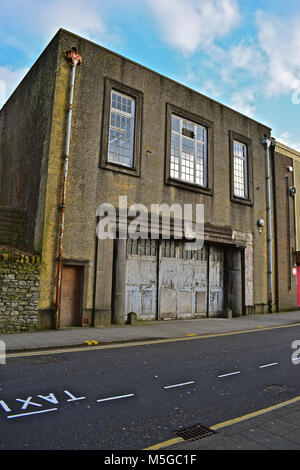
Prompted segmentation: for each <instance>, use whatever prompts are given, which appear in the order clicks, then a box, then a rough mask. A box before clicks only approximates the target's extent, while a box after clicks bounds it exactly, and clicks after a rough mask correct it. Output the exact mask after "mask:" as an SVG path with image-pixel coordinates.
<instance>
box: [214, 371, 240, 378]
mask: <svg viewBox="0 0 300 470" xmlns="http://www.w3.org/2000/svg"><path fill="white" fill-rule="evenodd" d="M240 373H241V371H239V370H238V371H237V372H230V373H229V374H223V375H218V377H228V376H229V375H236V374H240Z"/></svg>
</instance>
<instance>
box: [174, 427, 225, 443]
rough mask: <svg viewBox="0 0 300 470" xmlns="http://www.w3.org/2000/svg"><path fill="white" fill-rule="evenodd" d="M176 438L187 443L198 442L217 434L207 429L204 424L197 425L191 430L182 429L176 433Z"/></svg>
mask: <svg viewBox="0 0 300 470" xmlns="http://www.w3.org/2000/svg"><path fill="white" fill-rule="evenodd" d="M175 434H176V436H179V437H181V438H182V439H184V440H185V441H197V440H199V439H204V438H205V437H209V436H212V435H213V434H216V431H214V430H213V429H210V428H207V427H206V426H203V425H202V424H196V425H195V426H191V427H190V428H185V429H181V430H180V431H176V432H175Z"/></svg>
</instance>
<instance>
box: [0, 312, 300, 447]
mask: <svg viewBox="0 0 300 470" xmlns="http://www.w3.org/2000/svg"><path fill="white" fill-rule="evenodd" d="M297 323H299V324H300V309H299V310H297V311H293V312H282V313H272V314H261V315H250V316H242V317H236V318H232V319H228V318H203V319H197V320H194V319H190V320H167V321H155V322H154V321H153V322H141V323H138V324H136V325H121V326H120V325H111V326H108V327H101V328H89V327H80V328H66V329H59V330H45V331H35V332H30V333H27V332H25V333H10V334H0V340H1V341H4V343H5V348H6V353H7V357H8V358H9V356H10V355H13V354H21V353H28V354H30V352H42V351H45V352H46V351H54V350H58V349H59V350H61V349H67V348H72V347H91V348H92V347H97V346H98V347H99V346H104V345H109V344H117V343H130V342H137V341H141V342H145V341H157V340H176V339H179V338H185V339H186V338H187V337H191V338H192V337H193V336H197V337H199V336H200V337H201V336H203V337H205V336H210V335H213V336H214V335H218V334H222V335H224V334H235V333H238V332H251V331H257V330H259V329H266V328H269V329H270V328H276V327H280V326H281V327H282V326H286V327H288V326H289V325H294V324H297ZM299 339H300V338H299ZM87 341H88V342H89V343H87ZM92 341H94V342H97V346H94V345H93V343H92ZM89 344H90V345H89ZM94 344H95V343H94ZM211 429H212V430H214V431H215V433H214V434H212V435H210V436H207V437H204V438H201V439H196V440H194V441H190V440H184V439H182V438H176V439H175V440H172V441H171V442H167V443H160V444H159V445H158V447H157V448H159V449H161V450H166V451H168V452H169V451H176V452H177V451H182V450H190V451H192V450H193V451H194V450H270V449H271V450H300V396H298V397H295V398H294V399H293V400H289V401H287V402H282V403H277V404H274V406H273V407H270V408H268V409H265V410H257V412H256V413H253V414H251V415H247V416H244V417H237V418H236V419H235V420H232V421H230V422H227V423H219V424H218V425H216V426H213V427H212V428H211Z"/></svg>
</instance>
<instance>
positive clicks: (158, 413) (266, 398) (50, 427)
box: [0, 326, 300, 450]
mask: <svg viewBox="0 0 300 470" xmlns="http://www.w3.org/2000/svg"><path fill="white" fill-rule="evenodd" d="M295 340H299V341H300V327H299V326H293V327H290V328H278V329H273V330H268V331H264V330H260V331H257V332H255V333H243V334H237V335H229V336H227V335H225V336H218V337H215V338H207V339H203V338H202V339H195V340H193V341H181V342H172V343H160V344H151V345H145V346H135V347H127V348H118V347H116V348H112V349H105V350H94V351H93V350H92V349H91V350H90V351H83V352H68V353H60V354H51V355H39V356H32V357H18V358H11V359H8V360H7V363H6V365H0V430H1V440H0V449H69V450H70V449H73V450H75V449H105V450H122V449H126V450H131V449H134V450H137V449H143V448H146V447H148V446H151V445H153V444H156V443H159V442H162V441H165V440H167V439H171V438H173V437H176V436H175V431H177V430H179V429H182V428H185V427H188V426H191V425H194V424H199V423H200V424H203V425H206V426H212V425H214V424H217V423H220V422H223V421H226V420H230V419H233V418H236V417H238V416H242V415H244V414H247V413H251V412H254V411H257V410H259V409H262V408H265V407H268V406H271V405H274V404H276V403H279V402H281V401H285V400H288V399H290V398H293V397H295V396H298V395H300V364H297V362H298V361H292V354H293V352H295V349H293V348H292V343H293V342H294V341H295ZM298 349H299V348H298ZM299 356H300V353H299Z"/></svg>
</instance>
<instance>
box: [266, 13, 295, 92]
mask: <svg viewBox="0 0 300 470" xmlns="http://www.w3.org/2000/svg"><path fill="white" fill-rule="evenodd" d="M257 24H258V39H259V47H260V49H261V51H262V53H263V54H264V56H265V61H266V64H267V70H268V72H267V74H266V81H265V84H264V85H265V92H266V94H267V96H274V95H280V94H283V93H291V92H292V91H293V90H295V89H296V88H297V83H299V79H300V54H299V51H300V17H298V18H297V17H294V18H290V19H284V20H281V19H279V18H275V17H270V16H266V15H265V14H263V13H262V12H260V11H259V12H258V13H257Z"/></svg>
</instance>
